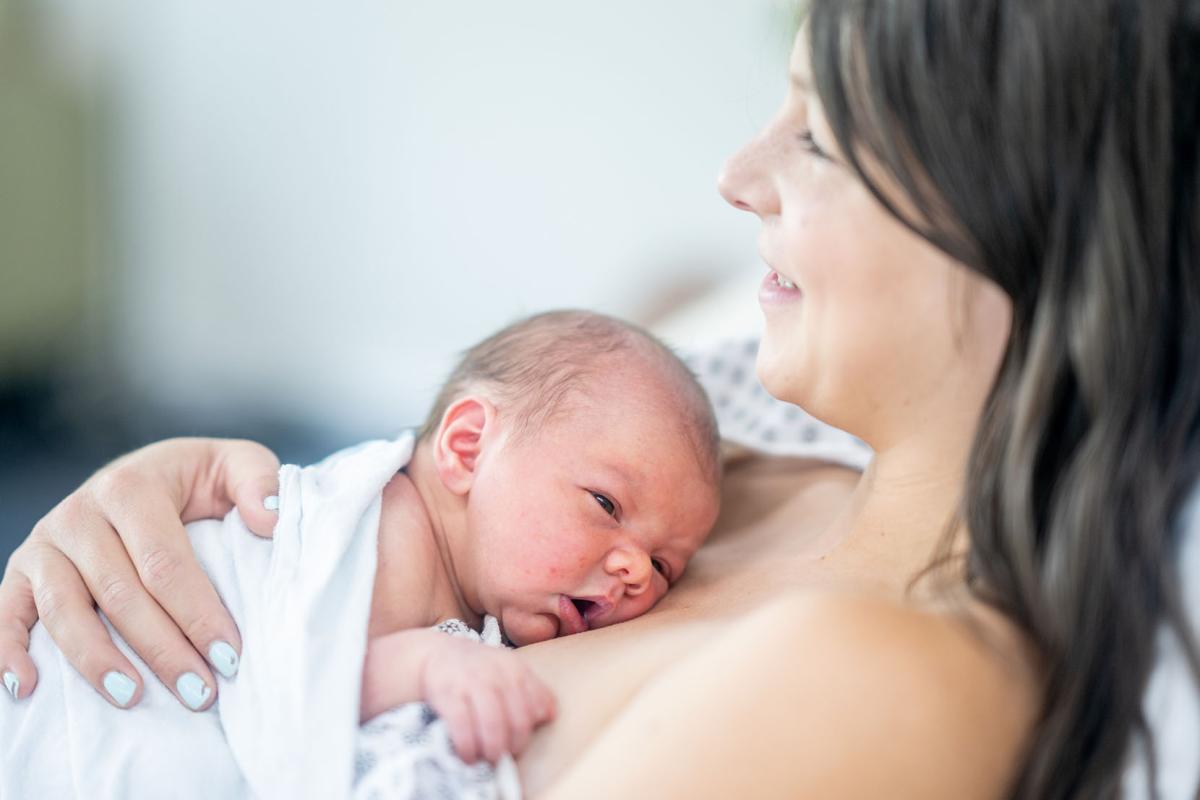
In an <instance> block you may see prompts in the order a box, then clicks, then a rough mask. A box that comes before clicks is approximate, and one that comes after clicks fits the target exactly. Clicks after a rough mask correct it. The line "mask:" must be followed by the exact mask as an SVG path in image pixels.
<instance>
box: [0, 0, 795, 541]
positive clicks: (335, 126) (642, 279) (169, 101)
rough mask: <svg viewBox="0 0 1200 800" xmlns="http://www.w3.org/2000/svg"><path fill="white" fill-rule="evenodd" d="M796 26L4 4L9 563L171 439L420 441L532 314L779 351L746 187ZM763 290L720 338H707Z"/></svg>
mask: <svg viewBox="0 0 1200 800" xmlns="http://www.w3.org/2000/svg"><path fill="white" fill-rule="evenodd" d="M791 18H792V11H791V4H790V3H786V2H780V1H779V0H706V2H704V3H695V2H690V1H688V0H609V2H605V3H586V4H585V3H568V2H562V0H527V1H526V2H518V3H504V4H499V3H494V2H478V1H476V0H465V1H464V2H457V3H412V2H403V0H352V1H351V2H341V3H320V4H316V3H307V2H299V3H297V2H294V0H293V1H291V2H286V3H284V2H280V1H279V0H261V1H260V2H255V3H232V2H220V1H219V0H218V1H217V2H206V3H199V2H194V0H186V1H185V0H156V1H155V2H153V3H133V2H125V1H123V0H99V1H97V0H86V2H85V1H84V0H38V2H36V3H35V2H31V1H30V0H0V279H2V282H0V563H3V561H5V560H7V557H8V554H9V552H10V551H11V548H12V547H14V546H15V545H16V544H17V543H18V542H19V541H20V540H21V539H23V538H24V536H25V535H26V534H27V533H28V531H29V529H30V528H31V527H32V525H33V524H34V523H35V522H36V521H37V519H38V518H39V517H40V516H41V515H42V514H44V513H45V512H46V511H47V510H48V509H49V508H50V507H51V506H52V505H53V504H54V503H55V502H56V501H57V500H58V499H60V498H61V497H62V496H64V495H65V494H66V493H67V492H69V491H70V490H71V489H72V488H74V487H75V486H76V485H78V484H79V483H80V482H81V481H82V480H83V479H84V478H86V477H87V476H88V475H89V474H90V473H91V472H93V471H94V470H95V469H97V468H98V467H100V466H102V465H103V464H104V463H105V462H106V461H108V460H110V459H112V458H113V457H115V456H116V455H119V454H120V453H122V452H126V451H128V450H130V449H132V448H135V447H137V446H139V445H141V444H144V443H146V442H149V441H152V440H155V439H158V438H162V437H166V436H176V435H219V436H247V437H252V438H255V439H258V440H259V441H262V442H264V443H265V444H267V445H269V446H270V447H272V448H274V449H275V451H276V452H277V453H278V454H279V455H280V457H281V458H282V459H284V460H285V461H295V462H306V461H311V460H313V459H315V458H317V457H319V456H321V455H323V454H325V453H327V452H329V451H332V450H334V449H336V448H339V447H342V446H344V445H347V444H349V443H352V442H354V441H356V440H359V439H363V438H368V437H378V436H391V435H394V434H395V433H396V432H397V431H398V430H399V429H400V428H401V427H403V426H405V425H407V424H411V423H415V422H418V421H419V420H420V419H421V417H422V416H423V414H424V412H425V408H426V405H427V404H428V403H429V402H430V400H431V399H432V396H433V394H434V392H435V390H436V388H437V386H438V384H439V382H440V381H441V380H442V378H443V377H444V376H445V374H446V373H447V372H448V370H449V368H450V366H451V364H452V362H453V359H454V357H455V354H456V353H458V352H459V351H461V350H462V349H463V348H465V347H466V346H468V345H469V344H471V343H472V342H474V341H475V340H477V339H479V338H481V337H482V336H484V335H486V334H487V333H489V332H491V331H493V330H494V329H496V328H498V327H499V326H501V325H503V324H504V323H506V322H509V321H511V320H513V319H514V318H516V317H518V316H521V315H524V314H526V313H530V312H534V311H538V310H542V309H547V308H553V307H564V306H580V307H588V308H594V309H598V310H602V311H606V312H609V313H614V314H618V315H621V316H624V317H627V318H630V319H633V320H635V321H637V322H640V323H643V324H648V325H651V326H652V327H654V328H655V329H656V330H659V331H661V332H663V333H665V334H666V335H667V337H668V338H669V339H672V340H673V343H674V344H676V345H679V346H682V347H689V346H700V345H702V344H703V342H702V341H700V339H702V338H704V337H706V336H707V337H717V336H720V335H723V334H725V333H730V334H738V333H740V334H745V333H748V332H752V331H753V326H754V325H756V324H757V320H758V309H757V305H756V303H755V300H754V286H755V285H757V283H758V281H760V280H761V276H762V274H763V271H764V270H763V268H762V266H761V262H760V261H759V260H758V257H757V253H756V246H755V236H756V232H757V222H756V221H755V220H754V219H753V218H752V217H750V216H749V215H745V214H738V213H734V212H733V211H731V210H730V209H728V208H727V207H726V206H725V205H724V203H723V202H722V201H721V200H720V198H719V197H718V195H717V193H716V191H715V189H714V181H715V178H716V175H717V172H718V170H719V168H720V165H721V163H722V161H723V160H724V158H725V157H726V156H727V155H729V154H730V153H731V152H733V151H734V150H735V149H736V148H737V147H738V146H739V145H740V144H741V143H742V142H743V141H744V140H745V139H746V138H748V137H749V136H751V135H753V133H754V132H755V131H756V130H757V129H758V128H759V127H760V126H761V125H762V124H764V123H765V122H766V121H767V120H768V119H769V118H770V116H771V114H772V113H773V110H774V106H775V104H776V102H777V101H778V99H779V98H780V97H781V95H782V92H783V89H784V86H785V83H786V59H787V51H788V48H789V45H790V39H791V31H792V25H791V22H790V20H791ZM730 283H732V284H734V285H736V286H737V287H738V288H739V290H740V292H739V293H738V294H737V296H736V298H735V299H736V302H735V303H733V304H732V305H731V306H729V309H728V311H727V312H724V311H723V312H721V313H720V314H719V315H718V319H719V322H718V324H715V325H714V324H713V323H712V321H711V320H712V317H711V315H710V317H709V318H707V321H706V322H705V324H704V325H703V326H700V327H699V328H697V326H695V325H692V326H690V327H689V326H688V325H687V324H685V323H682V322H680V320H686V318H687V314H688V313H689V312H688V309H689V308H690V306H689V302H690V301H693V300H694V299H695V298H699V297H702V296H710V295H712V293H713V292H714V291H716V292H717V293H718V294H722V293H723V294H730V292H722V290H721V288H720V287H724V286H726V285H727V284H730ZM742 287H744V289H743V288H742Z"/></svg>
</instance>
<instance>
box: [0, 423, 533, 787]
mask: <svg viewBox="0 0 1200 800" xmlns="http://www.w3.org/2000/svg"><path fill="white" fill-rule="evenodd" d="M412 449H413V436H412V434H411V433H406V434H404V435H402V436H401V437H399V438H398V439H396V440H395V441H391V442H388V441H376V442H368V443H366V444H363V445H359V446H357V447H354V448H352V449H349V450H344V451H341V452H340V453H336V454H334V455H333V456H330V457H329V458H328V459H326V460H325V461H323V462H321V463H319V464H316V465H314V466H311V467H306V468H304V469H301V468H299V467H295V466H291V465H289V466H285V467H283V469H282V470H280V487H279V489H280V492H279V494H280V515H279V522H278V525H277V526H276V528H275V535H274V539H273V540H269V539H260V538H259V537H257V536H254V535H253V534H251V533H250V532H249V531H248V530H247V529H246V528H245V526H244V525H243V523H242V521H241V519H240V518H239V517H238V515H237V512H236V511H235V512H233V513H231V514H230V515H229V516H228V517H226V518H225V520H223V521H215V520H209V521H204V522H198V523H193V524H191V525H189V526H188V533H189V535H190V537H191V540H192V545H193V547H194V548H195V550H196V553H197V555H198V557H199V558H200V562H201V564H202V565H203V566H204V568H205V570H206V571H207V572H208V574H209V577H210V578H211V579H212V581H213V583H214V585H215V586H216V587H217V591H218V592H219V594H220V595H221V599H222V600H223V601H224V602H225V605H226V607H228V609H229V611H230V613H231V614H232V615H233V617H234V619H235V621H236V622H237V624H238V628H239V630H240V631H241V634H242V642H243V645H242V658H241V664H240V666H239V669H238V674H237V676H236V677H235V678H234V679H232V680H225V679H223V678H218V681H219V691H218V699H217V702H216V703H215V704H214V705H213V707H211V708H209V709H208V710H207V711H205V712H202V713H196V712H192V711H189V710H187V709H185V708H184V707H183V706H181V705H180V703H179V701H178V700H177V699H176V698H175V696H174V695H173V694H172V693H171V692H170V691H168V690H167V689H166V687H164V686H163V685H162V684H161V683H159V682H158V681H157V680H156V679H155V677H154V675H153V673H152V672H151V671H150V670H149V669H148V668H147V667H146V665H145V663H144V662H142V661H141V659H139V658H138V657H137V656H136V655H135V654H134V653H133V651H132V650H130V649H129V647H128V646H127V645H126V644H125V642H124V641H123V640H122V639H120V637H119V636H118V635H117V634H116V633H115V632H113V639H114V641H115V642H116V643H117V646H118V647H120V648H121V650H122V652H124V653H125V655H126V656H127V657H128V658H129V660H130V661H131V662H132V663H133V664H134V666H135V667H136V668H137V669H138V670H139V671H140V672H141V674H142V676H143V678H144V685H145V691H144V694H143V697H142V701H141V702H140V703H139V704H138V705H137V706H135V707H134V708H132V709H129V710H128V711H121V710H118V709H114V708H113V707H112V706H111V705H109V703H108V702H106V701H105V700H104V698H102V697H101V696H100V695H99V694H97V692H96V691H95V690H94V689H93V688H92V687H91V685H90V684H88V683H87V682H85V681H84V680H83V679H82V678H81V677H80V676H79V675H78V674H77V673H76V672H75V670H74V668H73V667H72V666H71V665H70V664H69V663H68V662H67V661H66V659H65V658H64V657H63V655H62V654H61V653H60V652H59V651H58V649H57V648H56V647H55V645H54V643H53V642H52V640H51V639H50V637H49V635H48V634H47V633H46V631H45V629H44V628H43V627H42V626H41V625H37V626H35V627H34V629H33V630H32V631H31V641H30V655H31V656H32V657H33V659H34V661H35V663H36V664H37V666H38V670H39V682H38V686H37V688H36V690H35V692H34V693H33V695H32V696H31V697H29V698H27V699H26V700H24V701H22V702H20V703H0V798H3V800H10V799H11V800H16V799H17V798H34V797H37V798H67V797H88V798H91V797H121V798H162V797H172V798H191V797H196V798H213V797H221V798H233V797H263V798H284V797H286V798H304V797H312V798H339V797H350V796H351V794H352V793H354V792H355V781H356V777H362V774H363V772H364V770H363V766H362V763H361V761H362V759H361V758H359V762H360V763H359V765H358V770H357V774H356V756H357V755H358V748H359V747H360V744H361V742H360V738H361V737H360V729H359V725H358V717H359V702H360V693H361V683H362V665H363V659H364V656H365V653H366V643H367V621H368V616H369V614H370V608H371V595H372V590H373V588H374V578H375V565H376V546H377V536H378V529H379V517H380V509H381V491H382V489H383V487H384V486H385V485H386V484H387V483H388V481H390V480H391V479H392V477H393V476H394V475H395V474H396V472H397V471H398V470H399V469H401V468H402V467H403V466H405V465H406V464H407V463H408V460H409V458H410V457H411V454H412ZM104 622H105V624H106V625H108V621H107V619H105V620H104ZM109 630H110V631H112V627H111V626H109ZM496 638H498V636H497V637H496ZM214 674H215V673H214ZM422 708H423V707H422V706H421V704H411V706H410V707H404V708H402V709H399V710H396V711H393V712H388V715H385V716H386V718H387V719H390V720H392V721H393V724H392V725H391V726H385V727H387V731H385V733H389V734H390V735H391V737H392V740H393V741H407V740H416V739H419V738H420V736H418V735H417V733H418V731H417V729H418V728H419V729H421V730H423V731H424V732H425V733H424V734H422V735H424V736H425V738H424V740H423V741H424V743H425V745H426V747H427V748H428V747H431V746H433V747H438V748H440V750H439V751H438V757H439V759H440V760H441V761H442V762H444V763H453V764H455V765H457V766H460V767H461V768H462V769H463V770H468V769H472V770H474V771H473V772H472V773H471V779H472V781H473V784H472V785H473V786H474V792H473V794H474V796H478V797H499V796H513V794H512V793H513V792H515V791H519V790H518V789H516V788H515V780H514V779H515V774H514V773H513V772H512V765H511V761H510V762H509V763H508V764H507V770H508V771H507V773H503V772H502V775H503V776H504V777H506V780H504V781H502V783H504V784H505V785H506V787H507V791H503V792H502V791H500V789H498V788H497V785H496V782H495V781H494V780H492V778H493V771H492V770H490V769H489V768H485V769H484V770H483V771H480V770H479V769H478V768H467V767H466V765H462V764H461V762H459V761H457V759H456V758H454V757H453V754H452V753H451V752H449V750H448V748H449V743H448V739H446V738H445V737H444V735H443V736H441V737H440V738H439V737H437V736H431V735H429V732H430V731H431V730H432V732H433V733H437V726H440V723H436V722H434V720H433V719H432V716H431V715H429V714H428V712H427V711H425V712H422V710H421V709H422ZM406 709H407V710H406ZM397 720H403V721H405V722H404V726H407V727H404V726H397V725H396V724H394V723H395V722H396V721H397ZM366 731H367V729H364V732H366ZM369 740H370V741H373V742H374V745H373V752H375V753H379V752H385V751H386V748H381V747H380V746H379V741H380V732H379V726H376V729H375V732H374V734H370V739H369ZM430 742H433V743H434V744H433V745H430ZM408 757H409V760H411V754H410V755H409V756H408ZM371 766H373V767H377V766H380V765H378V764H372V765H371ZM384 766H386V765H384ZM439 780H442V781H444V780H446V774H445V772H444V771H443V773H442V774H441V775H440V777H439ZM408 792H409V794H408V796H422V795H424V794H426V792H425V791H424V790H423V789H422V788H421V786H420V785H417V784H414V785H411V786H410V787H409V788H408ZM392 796H395V795H392Z"/></svg>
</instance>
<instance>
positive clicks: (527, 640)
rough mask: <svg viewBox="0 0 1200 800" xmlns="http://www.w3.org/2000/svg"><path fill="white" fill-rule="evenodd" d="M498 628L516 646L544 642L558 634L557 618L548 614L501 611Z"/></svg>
mask: <svg viewBox="0 0 1200 800" xmlns="http://www.w3.org/2000/svg"><path fill="white" fill-rule="evenodd" d="M497 619H499V620H500V630H502V631H503V632H504V637H505V638H506V639H508V641H510V642H512V643H513V644H514V645H516V646H517V647H524V646H525V645H529V644H537V643H538V642H546V641H549V640H550V639H553V638H555V637H557V636H558V620H556V619H555V618H554V617H552V616H550V615H549V614H526V613H522V612H519V611H518V612H514V613H511V614H505V613H501V614H500V615H499V616H498V617H497Z"/></svg>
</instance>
